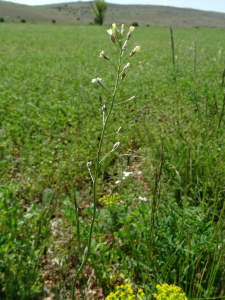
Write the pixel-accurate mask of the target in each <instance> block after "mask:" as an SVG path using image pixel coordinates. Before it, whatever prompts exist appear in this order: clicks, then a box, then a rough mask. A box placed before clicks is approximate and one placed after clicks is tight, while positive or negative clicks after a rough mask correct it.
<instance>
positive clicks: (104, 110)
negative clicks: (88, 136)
mask: <svg viewBox="0 0 225 300" xmlns="http://www.w3.org/2000/svg"><path fill="white" fill-rule="evenodd" d="M102 112H103V113H106V112H107V106H106V105H105V104H104V105H103V106H102Z"/></svg>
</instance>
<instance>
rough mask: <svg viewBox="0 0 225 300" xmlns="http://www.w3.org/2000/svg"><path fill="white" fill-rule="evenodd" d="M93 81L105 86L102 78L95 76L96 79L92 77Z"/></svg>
mask: <svg viewBox="0 0 225 300" xmlns="http://www.w3.org/2000/svg"><path fill="white" fill-rule="evenodd" d="M91 82H92V83H97V84H98V85H101V86H103V84H102V79H101V78H94V79H92V81H91Z"/></svg>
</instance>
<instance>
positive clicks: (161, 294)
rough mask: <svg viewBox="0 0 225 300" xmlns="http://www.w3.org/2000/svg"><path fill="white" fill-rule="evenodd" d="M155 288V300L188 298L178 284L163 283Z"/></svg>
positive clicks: (182, 299) (184, 299) (181, 299)
mask: <svg viewBox="0 0 225 300" xmlns="http://www.w3.org/2000/svg"><path fill="white" fill-rule="evenodd" d="M156 289H157V290H158V295H157V294H155V295H154V297H155V298H156V299H157V300H172V299H173V300H188V299H187V297H186V296H185V293H184V292H183V290H182V289H181V288H180V287H178V286H175V285H168V284H167V283H165V284H163V285H162V286H160V285H159V284H158V285H157V286H156Z"/></svg>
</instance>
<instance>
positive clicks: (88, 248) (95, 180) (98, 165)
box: [72, 56, 121, 300]
mask: <svg viewBox="0 0 225 300" xmlns="http://www.w3.org/2000/svg"><path fill="white" fill-rule="evenodd" d="M120 63H121V56H120V58H119V65H118V68H117V78H116V84H115V89H114V93H113V96H112V102H111V107H110V109H109V112H108V115H107V117H106V119H105V122H104V124H103V128H102V135H101V139H100V143H99V148H98V152H97V158H96V166H95V167H96V169H95V176H94V185H93V191H94V211H93V218H92V222H91V229H90V234H89V238H88V246H87V253H86V255H85V257H84V260H83V262H82V264H81V266H80V268H79V269H78V271H77V274H76V276H75V279H74V283H73V289H72V300H74V292H75V287H76V282H77V279H78V276H79V274H80V273H81V271H82V269H83V267H84V265H85V263H86V261H87V259H88V256H89V254H90V248H91V240H92V232H93V227H94V222H95V215H96V207H97V205H96V185H97V178H98V173H99V167H100V164H99V162H100V153H101V149H102V142H103V139H104V135H105V130H106V126H107V122H108V120H109V117H110V114H111V112H112V109H113V104H114V100H115V96H116V91H117V87H118V82H119V74H120Z"/></svg>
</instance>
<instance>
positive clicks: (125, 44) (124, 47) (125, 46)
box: [122, 40, 127, 52]
mask: <svg viewBox="0 0 225 300" xmlns="http://www.w3.org/2000/svg"><path fill="white" fill-rule="evenodd" d="M126 49H127V40H126V41H125V43H124V44H123V48H122V50H123V52H124V51H125V50H126Z"/></svg>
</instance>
